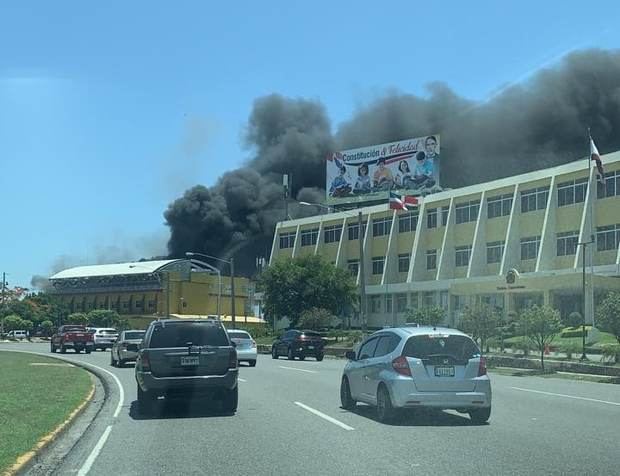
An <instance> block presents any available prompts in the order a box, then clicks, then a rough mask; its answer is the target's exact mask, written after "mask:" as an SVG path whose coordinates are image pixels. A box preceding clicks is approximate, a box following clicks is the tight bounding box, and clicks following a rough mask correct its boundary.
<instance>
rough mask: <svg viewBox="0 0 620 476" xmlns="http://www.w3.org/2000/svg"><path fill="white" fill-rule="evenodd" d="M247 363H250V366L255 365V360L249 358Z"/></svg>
mask: <svg viewBox="0 0 620 476" xmlns="http://www.w3.org/2000/svg"><path fill="white" fill-rule="evenodd" d="M248 364H250V367H256V360H250V361H249V362H248Z"/></svg>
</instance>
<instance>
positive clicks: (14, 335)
mask: <svg viewBox="0 0 620 476" xmlns="http://www.w3.org/2000/svg"><path fill="white" fill-rule="evenodd" d="M6 336H7V338H9V339H28V332H27V331H9V333H8V334H7V335H6Z"/></svg>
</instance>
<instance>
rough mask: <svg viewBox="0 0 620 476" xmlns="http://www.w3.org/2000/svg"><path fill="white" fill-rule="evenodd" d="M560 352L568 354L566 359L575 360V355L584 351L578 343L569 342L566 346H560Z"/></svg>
mask: <svg viewBox="0 0 620 476" xmlns="http://www.w3.org/2000/svg"><path fill="white" fill-rule="evenodd" d="M558 350H559V351H560V352H564V353H565V354H566V358H567V359H569V360H570V359H572V358H573V355H575V354H580V353H581V351H582V350H583V349H582V346H580V345H579V344H577V343H576V342H568V343H566V344H560V346H559V348H558Z"/></svg>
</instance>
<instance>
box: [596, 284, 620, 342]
mask: <svg viewBox="0 0 620 476" xmlns="http://www.w3.org/2000/svg"><path fill="white" fill-rule="evenodd" d="M596 311H597V312H596V326H597V327H598V328H600V330H602V331H605V332H609V333H610V334H612V335H614V336H615V337H616V340H617V341H618V343H620V293H617V292H613V293H609V294H608V295H607V297H606V298H605V299H604V300H603V302H602V303H601V305H600V306H599V307H598V309H597V310H596Z"/></svg>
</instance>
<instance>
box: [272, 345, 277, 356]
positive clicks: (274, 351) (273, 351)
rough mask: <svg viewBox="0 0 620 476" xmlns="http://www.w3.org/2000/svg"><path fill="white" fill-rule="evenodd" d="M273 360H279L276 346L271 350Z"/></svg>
mask: <svg viewBox="0 0 620 476" xmlns="http://www.w3.org/2000/svg"><path fill="white" fill-rule="evenodd" d="M271 358H272V359H277V358H278V351H277V350H276V346H275V345H274V346H273V347H272V348H271Z"/></svg>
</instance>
